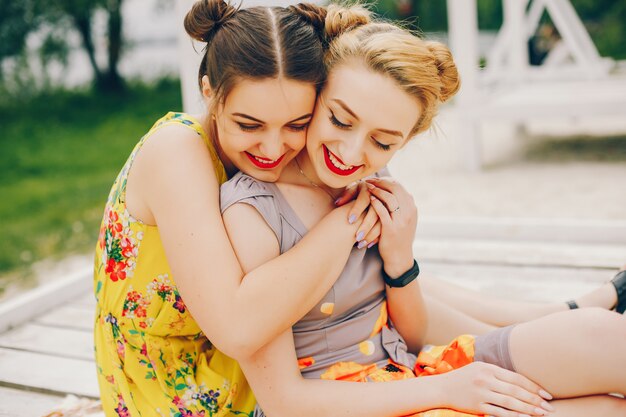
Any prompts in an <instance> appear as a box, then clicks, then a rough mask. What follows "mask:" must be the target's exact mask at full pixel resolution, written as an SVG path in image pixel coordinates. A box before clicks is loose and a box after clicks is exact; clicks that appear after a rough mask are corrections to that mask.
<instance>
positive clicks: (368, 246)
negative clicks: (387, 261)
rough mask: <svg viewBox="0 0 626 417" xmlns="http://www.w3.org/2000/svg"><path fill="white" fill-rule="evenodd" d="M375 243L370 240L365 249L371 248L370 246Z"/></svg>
mask: <svg viewBox="0 0 626 417" xmlns="http://www.w3.org/2000/svg"><path fill="white" fill-rule="evenodd" d="M375 244H376V242H370V243H368V245H367V249H369V248H371V247H372V246H374V245H375Z"/></svg>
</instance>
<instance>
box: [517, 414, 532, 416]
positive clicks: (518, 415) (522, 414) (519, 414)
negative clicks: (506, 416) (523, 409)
mask: <svg viewBox="0 0 626 417" xmlns="http://www.w3.org/2000/svg"><path fill="white" fill-rule="evenodd" d="M518 416H519V417H530V416H529V415H528V414H518Z"/></svg>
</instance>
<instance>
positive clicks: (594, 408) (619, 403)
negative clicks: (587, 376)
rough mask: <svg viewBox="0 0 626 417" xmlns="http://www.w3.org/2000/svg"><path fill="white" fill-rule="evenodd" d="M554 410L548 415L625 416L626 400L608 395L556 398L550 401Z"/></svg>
mask: <svg viewBox="0 0 626 417" xmlns="http://www.w3.org/2000/svg"><path fill="white" fill-rule="evenodd" d="M550 404H551V405H552V406H553V407H554V408H555V410H556V411H554V412H552V413H550V414H549V415H550V417H595V416H602V417H623V416H626V400H623V399H621V398H615V397H611V396H609V395H594V396H591V397H581V398H573V399H568V400H556V401H552V402H550Z"/></svg>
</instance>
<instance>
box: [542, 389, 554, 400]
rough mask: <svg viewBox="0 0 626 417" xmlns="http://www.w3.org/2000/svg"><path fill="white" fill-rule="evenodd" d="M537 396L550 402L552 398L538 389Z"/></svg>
mask: <svg viewBox="0 0 626 417" xmlns="http://www.w3.org/2000/svg"><path fill="white" fill-rule="evenodd" d="M539 395H541V396H542V397H543V398H545V399H546V400H548V401H550V400H551V399H552V398H554V397H552V395H550V394H548V393H547V392H546V391H544V390H542V389H540V390H539Z"/></svg>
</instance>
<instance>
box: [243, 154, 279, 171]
mask: <svg viewBox="0 0 626 417" xmlns="http://www.w3.org/2000/svg"><path fill="white" fill-rule="evenodd" d="M244 153H245V154H246V156H247V157H248V159H249V160H250V162H252V163H253V164H254V165H255V166H256V167H258V168H261V169H272V168H276V167H277V166H278V165H280V163H281V161H282V160H283V158H284V157H285V154H282V155H281V157H280V158H278V159H277V160H275V161H273V160H271V159H267V158H261V157H260V156H256V155H253V154H251V153H249V152H244Z"/></svg>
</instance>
